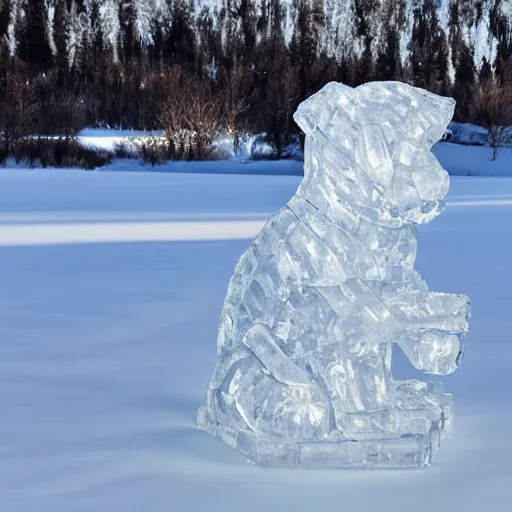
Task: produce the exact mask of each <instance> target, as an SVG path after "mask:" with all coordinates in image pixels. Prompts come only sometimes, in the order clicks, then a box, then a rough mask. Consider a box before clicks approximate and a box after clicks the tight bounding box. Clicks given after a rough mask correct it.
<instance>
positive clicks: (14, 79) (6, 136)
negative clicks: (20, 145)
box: [0, 72, 40, 155]
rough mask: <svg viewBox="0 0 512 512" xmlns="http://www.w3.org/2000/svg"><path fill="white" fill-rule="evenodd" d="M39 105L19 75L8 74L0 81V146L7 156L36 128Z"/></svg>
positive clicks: (31, 90) (28, 86)
mask: <svg viewBox="0 0 512 512" xmlns="http://www.w3.org/2000/svg"><path fill="white" fill-rule="evenodd" d="M39 110H40V108H39V103H38V101H37V97H36V95H35V93H34V91H33V88H32V87H31V85H30V84H29V83H28V81H26V80H25V79H24V78H23V77H22V75H21V74H20V73H11V72H8V73H7V74H6V75H4V77H3V79H1V80H0V144H1V146H2V148H1V149H2V152H3V153H4V154H5V155H7V154H8V153H9V152H11V151H12V150H13V146H14V145H15V144H16V143H17V142H18V141H19V140H20V139H22V138H24V137H26V136H27V135H30V134H31V133H32V132H33V131H34V130H35V129H36V127H37V123H38V114H39Z"/></svg>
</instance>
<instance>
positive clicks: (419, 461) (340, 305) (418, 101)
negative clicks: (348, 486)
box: [198, 82, 469, 468]
mask: <svg viewBox="0 0 512 512" xmlns="http://www.w3.org/2000/svg"><path fill="white" fill-rule="evenodd" d="M453 110H454V101H453V100H451V99H448V98H443V97H439V96H436V95H434V94H430V93H428V92H426V91H423V90H420V89H416V88H414V87H410V86H408V85H405V84H402V83H396V82H385V83H379V82H375V83H369V84H366V85H362V86H360V87H358V88H356V89H353V88H350V87H347V86H345V85H342V84H339V83H334V82H333V83H329V84H328V85H326V86H325V87H324V88H323V89H322V90H321V91H319V92H318V93H316V94H315V95H313V96H312V97H310V98H309V99H308V100H306V101H305V102H303V103H302V104H301V105H300V106H299V108H298V109H297V112H296V113H295V120H296V122H297V123H298V124H299V126H300V127H301V128H302V129H303V130H304V132H305V134H306V145H305V163H304V179H303V181H302V183H301V185H300V186H299V188H298V190H297V193H296V194H295V196H294V197H293V198H292V199H291V200H290V201H289V202H288V204H286V206H284V207H283V208H282V209H281V210H279V211H278V212H277V213H276V214H274V215H273V216H272V217H271V219H270V220H269V222H268V223H267V225H266V226H265V228H264V229H263V231H262V232H261V233H260V235H259V236H258V237H257V238H256V240H255V241H254V242H253V244H252V245H251V247H250V248H249V249H248V250H247V252H246V253H245V254H244V255H243V256H242V257H241V259H240V261H239V263H238V265H237V267H236V269H235V273H234V275H233V277H232V279H231V282H230V284H229V289H228V293H227V297H226V301H225V304H224V309H223V312H222V316H221V321H220V328H219V336H218V362H217V366H216V368H215V371H214V374H213V377H212V380H211V383H210V385H209V387H208V391H207V405H206V406H205V407H202V408H201V409H200V410H199V412H198V423H199V426H200V428H202V429H204V430H206V431H208V432H210V433H211V434H213V435H215V436H217V437H219V438H221V439H222V440H224V441H225V442H226V443H227V444H228V445H230V446H232V447H234V448H236V449H238V450H240V451H242V452H243V453H244V454H246V455H247V456H248V458H249V459H250V460H252V461H254V462H257V463H261V464H270V465H289V466H294V465H300V466H310V467H356V468H374V467H375V468H387V467H421V466H427V465H430V464H431V463H432V462H433V460H434V459H435V457H436V454H437V450H438V447H439V445H440V442H441V440H442V439H444V438H445V437H449V436H450V434H451V428H452V419H453V403H452V398H451V395H449V394H445V393H443V389H442V385H441V383H439V382H434V383H432V382H428V383H427V382H421V381H416V380H411V381H395V380H393V377H392V375H391V353H392V344H393V343H397V344H398V345H399V346H400V347H401V349H402V350H403V351H404V353H405V354H406V356H407V357H408V358H409V360H410V361H411V363H412V364H413V365H414V366H415V367H416V368H418V369H419V370H422V371H423V372H425V373H430V374H435V375H446V374H449V373H451V372H453V371H454V370H455V369H456V368H457V367H458V366H459V364H460V362H461V356H462V340H463V338H464V336H465V334H466V333H467V331H468V320H469V299H468V298H467V297H464V296H461V295H450V294H445V293H436V292H431V291H429V288H428V286H427V284H426V283H425V281H424V280H423V279H422V278H421V276H420V275H419V274H418V273H417V272H416V271H415V270H414V261H415V258H416V249H417V233H416V225H417V224H422V223H426V222H430V221H431V220H433V219H434V218H435V217H437V216H438V215H439V214H440V213H441V211H442V210H443V204H444V203H443V200H444V198H445V196H446V194H447V192H448V187H449V178H448V174H447V173H446V171H444V170H443V169H442V168H441V166H440V165H439V163H438V162H437V160H436V159H435V158H434V156H433V155H432V153H431V152H430V149H431V147H432V145H433V144H434V143H435V142H436V141H437V140H438V139H439V138H440V137H441V136H442V134H443V132H444V130H445V128H446V125H447V124H448V122H449V121H450V119H451V117H452V115H453Z"/></svg>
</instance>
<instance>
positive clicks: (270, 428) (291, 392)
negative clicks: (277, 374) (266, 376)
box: [248, 385, 329, 441]
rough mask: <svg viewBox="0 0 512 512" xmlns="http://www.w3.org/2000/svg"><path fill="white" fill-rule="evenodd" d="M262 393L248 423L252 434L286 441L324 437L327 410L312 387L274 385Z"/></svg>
mask: <svg viewBox="0 0 512 512" xmlns="http://www.w3.org/2000/svg"><path fill="white" fill-rule="evenodd" d="M256 392H257V390H256ZM262 393H264V395H265V396H261V401H259V403H260V404H261V405H259V406H258V407H256V408H254V409H253V410H252V412H253V418H251V419H249V421H248V425H249V427H251V428H252V429H253V430H254V431H256V432H260V433H262V434H265V435H268V436H271V437H277V438H280V439H285V440H288V441H304V440H321V439H323V438H324V437H325V436H326V435H327V433H328V431H329V407H328V405H327V403H326V400H325V399H324V397H323V396H322V395H321V394H320V392H319V391H318V390H316V389H315V387H314V386H311V387H309V386H284V385H277V386H275V387H274V388H273V389H271V388H267V389H266V392H265V391H264V390H263V389H262Z"/></svg>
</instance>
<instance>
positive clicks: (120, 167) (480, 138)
mask: <svg viewBox="0 0 512 512" xmlns="http://www.w3.org/2000/svg"><path fill="white" fill-rule="evenodd" d="M450 127H451V130H452V132H453V134H454V140H456V141H458V142H460V143H458V144H453V143H448V142H442V143H439V144H436V145H435V146H434V148H433V152H434V154H435V155H436V157H437V158H438V159H439V161H440V163H441V165H442V166H443V167H444V168H445V169H446V170H447V171H448V172H449V173H450V174H451V175H453V176H512V148H511V147H506V148H502V149H501V150H500V151H499V153H498V158H497V160H496V161H494V162H493V161H491V158H492V150H491V149H490V148H489V147H485V146H483V145H482V144H484V143H485V136H484V132H485V130H484V129H483V128H481V127H478V126H475V125H470V124H459V123H452V124H451V125H450ZM159 135H161V134H160V132H150V133H149V132H136V131H116V130H101V129H88V130H84V131H83V132H81V133H80V135H79V137H78V140H80V141H81V142H82V143H83V144H84V145H87V146H89V147H93V148H97V149H100V150H107V151H112V152H113V151H114V149H115V146H116V145H117V144H120V143H125V144H128V145H130V144H132V142H130V141H133V140H139V141H142V140H144V139H145V138H147V137H151V136H159ZM471 144H473V145H471ZM231 146H232V142H231V140H230V139H229V137H224V138H223V139H220V140H219V142H218V147H219V149H220V150H221V151H222V152H223V153H225V154H229V152H230V150H231ZM295 146H296V147H295ZM295 146H294V145H291V146H290V148H288V152H289V153H290V154H294V155H296V156H297V157H298V156H299V155H300V149H299V147H298V144H296V145H295ZM271 153H272V148H271V147H270V145H269V144H268V143H265V142H261V141H260V140H259V138H258V137H257V136H253V137H247V138H245V139H243V141H242V145H241V149H240V154H239V155H237V156H236V157H235V156H234V155H231V157H230V159H229V160H227V161H226V160H219V161H214V162H193V163H190V162H168V163H166V164H163V165H157V166H155V167H151V166H149V165H143V164H142V163H141V162H140V161H137V160H134V159H115V160H114V161H113V162H112V163H111V164H109V165H107V166H106V167H104V168H103V169H104V170H108V171H134V170H135V171H139V172H186V173H197V172H200V173H215V174H263V175H269V174H278V175H285V176H290V175H291V176H299V175H300V174H301V173H302V162H300V161H299V159H298V158H295V159H288V160H281V161H279V162H276V161H272V160H251V159H252V158H253V157H254V156H256V157H259V158H262V157H265V155H269V154H271ZM24 165H26V164H21V167H23V166H24Z"/></svg>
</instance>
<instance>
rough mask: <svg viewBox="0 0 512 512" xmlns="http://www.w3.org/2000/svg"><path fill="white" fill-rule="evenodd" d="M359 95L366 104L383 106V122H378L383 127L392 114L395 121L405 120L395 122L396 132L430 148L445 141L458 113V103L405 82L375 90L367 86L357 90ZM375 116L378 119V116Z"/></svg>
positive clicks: (379, 85) (378, 85)
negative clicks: (447, 129) (446, 131)
mask: <svg viewBox="0 0 512 512" xmlns="http://www.w3.org/2000/svg"><path fill="white" fill-rule="evenodd" d="M368 85H369V84H368ZM357 93H358V96H359V98H360V100H362V101H363V102H364V101H365V100H366V101H368V102H370V103H372V102H377V103H380V104H381V105H382V107H383V108H382V109H379V110H380V111H381V112H382V116H383V118H382V119H379V120H378V121H377V122H379V124H381V123H382V124H384V123H386V122H389V120H390V119H389V116H390V111H391V112H392V113H393V117H396V116H397V115H398V116H399V117H400V118H401V119H400V120H399V119H395V120H394V121H395V122H394V123H393V124H397V126H394V129H397V130H398V131H401V132H402V133H403V134H404V136H405V137H406V138H408V139H409V140H413V141H416V142H418V143H419V144H420V145H427V146H428V147H429V148H430V147H431V146H432V145H433V144H435V143H436V142H437V141H439V140H440V139H441V138H442V136H443V134H444V132H445V130H446V127H447V126H448V124H449V123H450V121H451V120H452V117H453V113H454V110H455V100H454V99H452V98H447V97H444V96H438V95H437V94H433V93H431V92H428V91H425V90H424V89H419V88H417V87H413V86H411V85H408V84H404V83H402V82H375V83H373V84H371V87H368V86H367V84H365V85H362V86H360V87H358V88H357ZM376 110H377V109H376ZM375 114H376V115H377V116H378V112H376V113H375ZM386 117H387V119H386ZM398 121H400V122H398Z"/></svg>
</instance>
